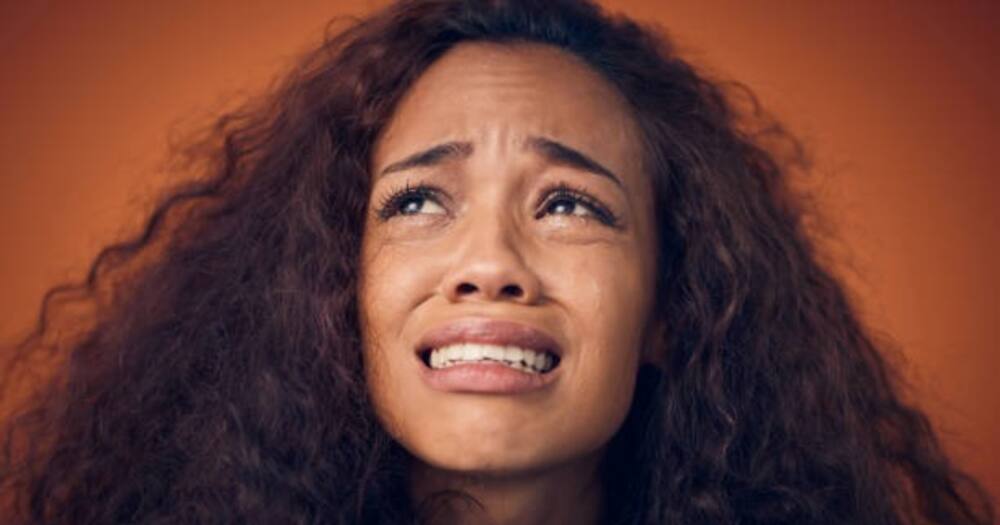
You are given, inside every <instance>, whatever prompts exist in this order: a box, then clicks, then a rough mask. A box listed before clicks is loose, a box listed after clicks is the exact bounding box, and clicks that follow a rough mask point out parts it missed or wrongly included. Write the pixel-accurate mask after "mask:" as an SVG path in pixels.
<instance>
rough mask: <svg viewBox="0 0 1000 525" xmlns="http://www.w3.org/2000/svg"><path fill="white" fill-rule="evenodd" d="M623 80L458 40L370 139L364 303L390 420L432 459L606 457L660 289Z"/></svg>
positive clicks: (375, 381)
mask: <svg viewBox="0 0 1000 525" xmlns="http://www.w3.org/2000/svg"><path fill="white" fill-rule="evenodd" d="M639 144H640V141H639V134H638V129H637V126H636V123H635V122H634V120H633V118H632V117H631V115H630V113H629V110H628V109H627V106H626V104H625V102H624V99H623V98H622V96H621V95H620V94H619V93H618V92H617V91H616V90H615V88H614V87H613V86H611V85H610V84H609V83H608V82H606V81H605V80H604V79H603V78H601V77H600V76H599V75H598V74H597V73H596V72H594V71H593V70H591V69H590V68H589V67H588V66H586V65H585V64H584V63H583V62H582V61H580V60H579V59H577V58H576V57H574V56H572V55H570V54H567V53H565V52H562V51H559V50H556V49H554V48H550V47H547V46H540V45H528V44H518V45H499V44H463V45H460V46H458V47H456V48H455V49H453V50H452V51H450V52H449V53H447V54H446V55H445V56H444V57H442V58H441V59H440V60H439V61H437V62H436V63H435V64H434V65H433V66H432V67H431V68H429V69H428V70H427V71H426V72H425V73H424V74H423V75H422V77H421V78H420V79H419V80H418V81H417V82H416V83H415V84H414V86H413V87H412V89H411V90H410V91H409V92H408V93H407V95H406V96H405V97H404V99H403V100H402V102H401V103H400V105H399V107H398V108H397V110H396V113H395V114H394V116H393V119H392V120H391V122H390V123H389V125H388V126H387V127H386V129H385V131H384V132H383V134H382V135H381V136H380V137H379V140H378V142H377V143H376V145H375V149H374V153H373V158H372V164H371V172H372V177H373V178H374V185H373V190H372V195H371V197H370V202H369V207H370V212H369V215H368V217H367V219H366V221H367V222H366V226H365V235H364V243H363V250H362V252H363V261H362V280H361V293H360V301H361V304H360V310H361V317H362V327H363V332H364V344H365V362H366V373H367V378H366V379H367V381H368V384H369V388H370V391H371V394H372V397H373V399H374V403H375V407H376V410H377V412H378V415H379V417H380V419H381V420H382V423H383V424H384V425H385V427H386V428H387V430H388V431H389V432H390V434H392V435H393V436H394V437H395V438H396V439H397V440H398V441H399V442H400V443H401V444H402V445H403V446H404V447H405V448H406V449H407V450H409V451H410V452H411V453H412V454H413V455H414V456H416V457H417V458H419V459H420V460H422V461H423V462H425V463H426V464H428V465H430V466H432V467H436V468H440V469H446V470H450V471H461V472H468V473H488V474H504V473H507V474H511V473H523V472H527V471H538V469H544V468H547V467H555V466H558V465H566V464H570V462H572V461H575V460H581V459H583V458H594V457H597V456H599V453H600V451H601V449H602V447H603V445H604V444H605V443H606V442H607V441H608V440H609V439H610V437H611V436H612V435H613V434H614V433H615V431H616V430H617V429H618V428H619V426H620V425H621V423H622V421H623V420H624V417H625V415H626V413H627V411H628V408H629V405H630V403H631V400H632V394H633V390H634V385H635V378H636V373H637V369H638V366H639V362H640V351H641V346H642V342H643V339H644V338H645V336H646V332H645V331H646V330H647V328H648V326H647V323H648V321H649V319H650V317H651V316H650V308H651V302H652V299H653V298H652V292H653V289H654V286H653V284H654V273H653V272H654V267H655V260H654V257H655V256H654V254H655V253H656V251H655V244H654V243H655V232H654V226H655V225H654V220H653V216H654V214H653V209H652V208H653V205H652V196H651V187H650V184H649V181H648V179H647V176H646V175H644V174H643V173H642V171H641V162H640V159H641V150H640V146H639Z"/></svg>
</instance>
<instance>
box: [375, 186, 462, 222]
mask: <svg viewBox="0 0 1000 525" xmlns="http://www.w3.org/2000/svg"><path fill="white" fill-rule="evenodd" d="M439 193H440V190H438V189H437V188H435V187H433V186H429V185H426V184H421V185H418V186H410V183H409V182H407V183H406V186H405V187H404V188H401V189H399V190H396V191H394V192H392V193H390V194H389V195H388V196H386V197H385V198H384V199H382V202H381V203H380V204H379V206H378V210H377V213H378V216H379V218H381V219H382V220H388V219H391V218H392V217H394V216H396V215H420V214H429V215H442V214H445V213H447V212H446V211H445V209H444V207H443V206H441V205H440V204H439V202H438V199H437V197H436V195H438V194H439Z"/></svg>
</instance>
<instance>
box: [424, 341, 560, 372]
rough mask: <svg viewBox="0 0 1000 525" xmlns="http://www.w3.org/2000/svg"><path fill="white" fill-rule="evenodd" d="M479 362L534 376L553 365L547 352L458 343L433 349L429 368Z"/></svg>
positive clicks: (551, 358) (513, 347) (553, 362)
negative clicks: (500, 365)
mask: <svg viewBox="0 0 1000 525" xmlns="http://www.w3.org/2000/svg"><path fill="white" fill-rule="evenodd" d="M481 361H490V362H497V363H501V364H504V365H507V366H509V367H511V368H514V369H516V370H521V371H524V372H529V373H535V374H539V373H542V372H548V371H549V370H551V369H552V367H553V365H554V364H555V358H554V357H553V356H552V355H551V354H549V353H548V352H536V351H534V350H529V349H527V348H520V347H516V346H496V345H484V344H474V343H460V344H455V345H448V346H443V347H441V348H435V349H434V350H432V351H431V355H430V365H431V368H447V367H449V366H454V365H457V364H460V363H470V362H471V363H474V362H481Z"/></svg>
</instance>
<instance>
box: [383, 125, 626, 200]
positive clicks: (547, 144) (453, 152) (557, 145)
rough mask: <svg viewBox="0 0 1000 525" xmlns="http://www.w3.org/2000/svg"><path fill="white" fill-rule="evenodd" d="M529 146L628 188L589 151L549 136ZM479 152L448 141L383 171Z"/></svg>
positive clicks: (430, 164)
mask: <svg viewBox="0 0 1000 525" xmlns="http://www.w3.org/2000/svg"><path fill="white" fill-rule="evenodd" d="M525 148H526V149H528V150H531V151H532V152H534V153H535V154H537V155H539V156H541V157H542V158H544V159H545V160H546V161H547V162H549V163H551V164H556V165H561V166H566V167H570V168H574V169H577V170H580V171H584V172H588V173H592V174H594V175H598V176H601V177H605V178H607V179H610V180H611V181H613V182H614V183H615V184H617V185H618V186H619V187H622V188H624V185H623V184H622V182H621V179H620V178H619V177H618V176H617V175H615V174H614V173H613V172H612V171H611V170H609V169H608V168H605V167H604V166H602V165H601V164H600V163H599V162H597V161H596V160H594V159H592V158H590V157H589V156H588V155H587V154H585V153H583V152H581V151H579V150H577V149H575V148H572V147H570V146H567V145H566V144H563V143H561V142H559V141H557V140H553V139H550V138H545V137H536V136H532V137H528V139H527V140H526V141H525ZM474 152H475V145H473V144H472V143H471V142H446V143H444V144H438V145H435V146H431V147H430V148H427V149H425V150H421V151H418V152H416V153H413V154H411V155H408V156H407V157H405V158H404V159H403V160H400V161H396V162H393V163H392V164H390V165H389V166H387V167H386V168H385V169H383V170H382V171H381V173H379V175H378V177H379V178H381V177H383V176H385V175H388V174H391V173H397V172H402V171H406V170H410V169H415V168H430V167H434V166H437V165H440V164H443V163H446V162H450V161H453V160H461V159H465V158H468V157H470V156H471V155H472V154H473V153H474Z"/></svg>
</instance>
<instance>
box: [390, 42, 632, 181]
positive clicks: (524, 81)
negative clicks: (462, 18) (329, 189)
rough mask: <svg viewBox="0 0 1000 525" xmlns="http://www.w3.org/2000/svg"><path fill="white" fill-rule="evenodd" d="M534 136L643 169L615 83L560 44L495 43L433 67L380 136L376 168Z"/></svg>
mask: <svg viewBox="0 0 1000 525" xmlns="http://www.w3.org/2000/svg"><path fill="white" fill-rule="evenodd" d="M530 136H542V137H546V138H549V139H553V140H557V141H559V142H562V143H565V144H567V145H569V146H571V147H573V148H576V149H579V150H581V151H583V152H584V153H586V154H587V155H590V156H592V157H593V158H595V159H596V160H597V161H598V162H601V163H602V164H605V165H606V166H607V167H609V168H610V169H612V170H613V171H618V172H621V173H623V174H629V173H636V172H638V166H639V163H638V159H639V157H640V155H639V141H638V140H637V138H638V133H637V127H636V124H635V121H634V119H633V117H632V115H631V112H630V110H629V109H628V105H627V103H626V102H625V100H624V97H623V96H622V95H621V94H620V93H619V92H618V91H617V90H616V89H615V88H614V86H612V85H611V84H610V83H609V82H608V81H607V80H605V79H604V78H603V77H602V76H601V75H600V74H599V73H597V72H596V71H595V70H593V69H592V68H590V67H589V66H588V65H587V64H586V63H584V62H583V61H582V60H581V59H579V58H577V57H576V56H574V55H572V54H570V53H567V52H565V51H562V50H559V49H557V48H554V47H551V46H546V45H539V44H492V43H465V44H460V45H458V46H456V47H455V48H454V49H452V50H451V51H449V52H448V53H446V54H445V55H444V56H443V57H441V58H440V59H439V60H438V61H437V62H435V63H434V64H433V65H432V66H431V67H430V68H428V70H427V71H426V72H425V73H424V74H423V75H422V76H421V77H420V78H419V79H418V80H417V81H416V82H415V83H414V85H413V86H412V87H411V88H410V90H409V91H408V92H407V94H406V95H405V96H404V97H403V99H402V101H401V102H400V104H399V106H398V107H397V109H396V112H395V114H394V115H393V118H392V119H391V120H390V122H389V124H388V126H387V127H386V129H385V130H384V131H383V133H382V135H381V136H380V137H379V140H378V141H377V143H376V145H375V150H374V157H373V159H372V160H373V164H374V166H373V167H374V168H375V170H376V171H377V170H378V169H379V168H380V167H382V166H384V165H385V164H387V163H389V162H392V161H393V160H398V159H397V157H399V156H402V155H407V154H409V153H412V152H415V151H418V150H420V149H424V148H427V147H429V146H432V145H434V144H437V143H441V142H447V141H469V142H472V143H473V145H476V146H480V145H490V144H492V145H500V146H512V145H516V144H517V143H519V142H523V141H524V140H526V139H527V138H528V137H530ZM633 176H634V175H633ZM626 177H627V175H626Z"/></svg>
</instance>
